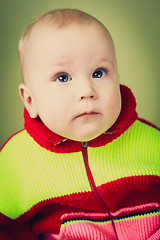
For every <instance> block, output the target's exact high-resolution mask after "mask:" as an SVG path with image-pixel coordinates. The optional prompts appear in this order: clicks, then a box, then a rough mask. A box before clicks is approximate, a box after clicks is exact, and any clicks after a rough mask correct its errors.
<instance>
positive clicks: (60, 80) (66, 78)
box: [56, 74, 72, 82]
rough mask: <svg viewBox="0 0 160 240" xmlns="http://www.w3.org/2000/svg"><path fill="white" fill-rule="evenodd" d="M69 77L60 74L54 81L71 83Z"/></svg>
mask: <svg viewBox="0 0 160 240" xmlns="http://www.w3.org/2000/svg"><path fill="white" fill-rule="evenodd" d="M71 80H72V79H71V77H70V76H68V74H60V75H59V76H58V77H57V78H56V81H59V82H68V81H71Z"/></svg>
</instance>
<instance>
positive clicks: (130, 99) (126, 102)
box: [24, 85, 137, 153]
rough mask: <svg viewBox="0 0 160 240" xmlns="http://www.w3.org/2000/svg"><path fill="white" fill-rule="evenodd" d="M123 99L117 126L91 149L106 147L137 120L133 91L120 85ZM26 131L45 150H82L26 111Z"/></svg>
mask: <svg viewBox="0 0 160 240" xmlns="http://www.w3.org/2000/svg"><path fill="white" fill-rule="evenodd" d="M120 90H121V97H122V110H121V113H120V115H119V118H118V119H117V121H116V122H115V124H114V125H113V126H112V127H111V128H110V129H108V130H107V131H106V132H105V133H104V134H102V135H100V136H98V137H97V138H95V139H93V140H91V141H89V142H88V146H89V147H100V146H104V145H106V144H107V143H109V142H112V141H113V140H114V139H116V138H118V137H119V136H120V135H121V134H122V133H124V131H125V130H127V129H128V128H129V127H130V126H131V125H132V124H133V123H134V122H135V120H136V119H137V113H136V101H135V98H134V96H133V94H132V92H131V90H130V89H129V88H128V87H126V86H124V85H120ZM24 120H25V129H26V130H27V132H28V133H29V135H30V136H31V137H32V138H33V139H34V140H35V141H36V142H37V143H38V144H39V145H40V146H41V147H43V148H46V149H47V150H50V151H51V152H58V153H69V152H78V151H81V150H82V145H81V143H80V142H76V141H73V140H70V139H65V138H64V137H61V136H59V135H57V134H55V133H54V132H52V131H51V130H50V129H48V128H47V127H46V126H45V125H44V124H43V123H42V122H41V120H40V119H39V118H36V119H33V118H31V117H30V116H29V114H28V112H27V110H26V109H24Z"/></svg>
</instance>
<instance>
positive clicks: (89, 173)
mask: <svg viewBox="0 0 160 240" xmlns="http://www.w3.org/2000/svg"><path fill="white" fill-rule="evenodd" d="M82 146H83V148H82V155H83V159H84V164H85V168H86V172H87V177H88V181H89V184H90V187H91V189H92V192H93V194H94V196H95V197H96V199H97V200H98V201H99V202H100V203H101V205H102V206H103V208H104V209H105V211H107V212H108V214H109V217H110V219H111V222H112V226H113V229H114V232H115V235H116V239H117V240H118V236H117V231H116V228H115V224H114V221H113V218H112V216H111V213H110V209H109V207H108V206H107V204H106V203H105V202H104V200H103V199H102V197H101V195H100V194H99V192H98V190H97V187H96V185H95V181H94V179H93V175H92V172H91V170H90V167H89V161H88V153H87V142H82Z"/></svg>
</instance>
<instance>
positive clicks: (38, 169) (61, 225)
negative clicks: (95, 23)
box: [0, 87, 160, 240]
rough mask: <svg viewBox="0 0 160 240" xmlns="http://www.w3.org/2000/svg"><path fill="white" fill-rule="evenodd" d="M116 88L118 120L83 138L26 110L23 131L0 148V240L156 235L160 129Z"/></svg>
mask: <svg viewBox="0 0 160 240" xmlns="http://www.w3.org/2000/svg"><path fill="white" fill-rule="evenodd" d="M121 92H122V96H123V101H122V102H123V110H122V112H121V115H120V117H119V119H118V121H117V122H116V124H115V125H114V126H113V127H112V128H111V129H110V130H109V131H107V132H106V133H104V134H102V135H101V136H99V137H98V138H96V139H94V140H92V141H90V142H88V143H79V142H74V141H71V140H68V139H64V138H62V137H60V136H58V135H56V134H54V133H52V132H50V130H48V129H47V128H46V127H45V126H44V125H43V124H42V123H41V122H40V120H39V119H34V120H33V119H31V118H30V117H29V114H28V113H27V112H26V111H25V129H24V130H22V131H20V132H19V133H17V134H16V135H14V136H13V137H12V138H11V139H9V141H8V142H7V143H6V144H5V146H4V147H3V149H2V151H1V159H0V171H1V173H0V213H1V214H0V239H2V240H14V239H16V240H20V239H21V240H22V239H23V240H29V239H31V240H32V239H35V240H36V239H48V240H49V239H96V240H97V239H98V240H100V239H111V240H112V239H119V240H125V239H126V240H128V239H150V240H152V239H157V240H158V239H160V132H159V131H158V130H157V129H155V128H153V127H151V126H149V125H147V124H145V123H143V122H142V121H140V120H139V119H137V115H136V112H135V100H134V97H133V95H132V93H131V92H130V90H129V89H128V88H126V87H121ZM125 99H129V100H128V102H127V103H126V101H125ZM126 113H127V114H126ZM42 237H43V238H42Z"/></svg>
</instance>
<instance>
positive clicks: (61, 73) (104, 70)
mask: <svg viewBox="0 0 160 240" xmlns="http://www.w3.org/2000/svg"><path fill="white" fill-rule="evenodd" d="M96 71H103V72H104V74H105V76H106V75H108V73H109V70H108V69H107V68H103V67H100V68H97V69H96V70H95V71H94V72H93V74H94V73H95V72H96ZM93 74H92V77H93ZM62 76H67V80H66V81H60V79H59V80H58V78H60V77H62ZM102 77H104V76H101V77H97V78H102ZM68 78H69V80H68ZM71 80H72V77H70V75H69V74H68V73H66V72H60V73H58V74H56V75H55V77H54V81H59V82H62V83H65V82H68V81H71Z"/></svg>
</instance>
